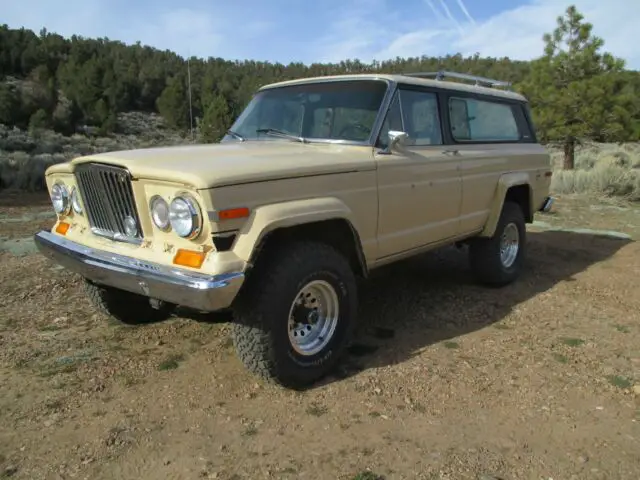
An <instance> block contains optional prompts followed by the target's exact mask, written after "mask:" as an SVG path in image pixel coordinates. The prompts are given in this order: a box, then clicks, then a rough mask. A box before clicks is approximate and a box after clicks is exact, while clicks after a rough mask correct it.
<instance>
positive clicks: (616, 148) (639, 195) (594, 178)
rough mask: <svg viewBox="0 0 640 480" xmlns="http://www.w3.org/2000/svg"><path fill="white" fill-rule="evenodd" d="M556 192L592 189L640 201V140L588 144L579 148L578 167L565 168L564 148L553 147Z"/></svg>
mask: <svg viewBox="0 0 640 480" xmlns="http://www.w3.org/2000/svg"><path fill="white" fill-rule="evenodd" d="M551 151H552V160H553V165H554V167H555V172H554V175H553V181H552V183H551V190H552V192H554V193H560V194H567V193H589V194H595V195H603V196H607V197H622V198H625V199H627V200H631V201H640V144H639V143H625V144H621V145H619V144H611V143H600V144H587V145H584V146H583V147H581V148H580V149H579V150H578V151H577V156H576V169H575V170H573V171H567V170H562V169H561V165H562V152H561V151H559V150H557V149H551Z"/></svg>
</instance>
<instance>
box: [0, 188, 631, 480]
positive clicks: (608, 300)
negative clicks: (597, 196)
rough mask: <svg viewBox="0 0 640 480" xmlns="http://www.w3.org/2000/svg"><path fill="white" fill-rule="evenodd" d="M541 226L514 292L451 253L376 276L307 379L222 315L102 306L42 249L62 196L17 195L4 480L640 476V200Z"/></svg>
mask: <svg viewBox="0 0 640 480" xmlns="http://www.w3.org/2000/svg"><path fill="white" fill-rule="evenodd" d="M538 220H539V221H540V222H539V223H537V224H535V225H534V226H531V228H530V229H529V231H530V234H529V260H528V263H527V268H526V272H525V274H524V276H523V277H522V279H521V280H520V281H518V282H517V283H516V284H514V285H511V286H509V287H506V288H504V289H500V290H493V289H487V288H483V287H480V286H477V285H475V284H474V283H473V281H472V280H471V278H470V275H469V270H468V266H467V263H466V255H465V252H464V251H458V250H456V249H453V248H452V249H443V250H441V251H438V252H434V253H431V254H428V255H425V256H423V257H421V258H417V259H413V260H410V261H407V262H403V263H402V264H398V265H395V266H392V267H389V268H385V269H383V270H381V271H378V272H377V273H376V275H375V276H374V278H372V279H371V280H370V281H369V282H368V283H367V284H365V286H364V290H363V292H362V309H361V319H362V326H361V331H360V333H359V335H358V340H357V342H356V344H355V345H354V348H353V349H352V350H351V352H350V355H349V358H348V359H346V360H345V362H344V365H343V367H342V368H341V369H340V371H339V372H336V374H335V375H334V376H332V377H331V378H329V379H327V380H326V381H324V382H323V383H322V384H321V385H317V386H316V387H315V388H312V389H309V390H307V391H305V392H293V391H286V390H283V389H280V388H277V387H273V386H267V385H265V384H263V383H262V382H260V381H259V380H257V379H256V378H254V377H252V376H251V375H250V374H248V373H247V372H246V371H245V370H244V369H243V368H242V366H241V365H240V363H239V361H238V360H237V359H236V357H235V354H234V351H233V348H232V346H231V343H230V341H229V337H228V328H227V326H226V325H225V324H224V323H222V322H220V319H219V318H206V317H199V318H191V319H186V318H174V319H171V320H170V321H167V322H164V323H160V324H155V325H149V326H144V327H128V328H127V327H121V326H117V325H114V324H113V323H111V322H110V321H109V320H107V319H106V318H104V317H102V316H100V315H98V314H96V313H95V312H94V310H93V309H92V307H91V306H90V305H89V303H88V302H87V299H86V298H85V296H84V295H83V292H82V289H81V288H80V286H81V285H80V282H79V280H78V278H76V277H75V276H73V275H71V274H69V273H67V272H65V271H63V270H61V269H59V268H57V267H55V266H54V265H53V264H51V263H50V262H49V261H47V260H45V259H44V258H43V257H41V256H40V255H38V254H37V253H35V252H34V249H33V244H32V243H31V242H30V240H29V236H30V235H31V234H32V233H34V232H35V231H37V230H38V229H40V228H46V227H47V226H50V225H51V224H52V217H51V215H50V207H49V203H48V199H47V198H46V197H42V196H40V195H35V196H34V195H20V196H9V195H6V194H3V195H2V196H0V249H1V252H0V262H1V265H2V267H1V268H0V293H1V295H0V309H1V310H0V311H1V312H2V314H1V315H0V372H1V373H0V478H9V477H11V478H16V479H18V478H19V479H40V478H47V479H49V478H53V479H58V478H61V479H63V478H64V479H66V478H87V479H96V478H118V479H129V478H131V479H136V480H140V479H154V480H155V479H160V478H162V479H178V478H180V479H192V478H193V479H197V478H217V479H261V478H309V479H345V480H355V479H358V480H373V479H381V478H384V479H440V480H445V479H447V480H454V479H455V480H458V479H484V480H494V479H505V480H506V479H509V480H515V479H518V480H521V479H536V480H537V479H544V480H548V479H554V480H558V479H563V480H564V479H580V480H589V479H607V480H615V479H625V480H627V479H636V478H640V455H639V454H638V452H640V342H639V339H640V313H638V312H640V290H639V289H638V278H640V247H639V246H638V245H639V243H637V242H636V241H635V240H637V239H638V238H640V208H638V207H637V206H636V207H634V206H632V205H629V204H621V203H614V202H611V201H609V202H604V201H594V200H588V199H585V198H582V197H563V198H560V200H559V201H558V204H557V212H556V213H555V214H552V215H540V216H539V217H538ZM587 229H592V230H587ZM594 229H595V230H594ZM596 230H608V231H614V232H609V234H608V235H604V234H601V232H598V231H596ZM621 233H622V234H621Z"/></svg>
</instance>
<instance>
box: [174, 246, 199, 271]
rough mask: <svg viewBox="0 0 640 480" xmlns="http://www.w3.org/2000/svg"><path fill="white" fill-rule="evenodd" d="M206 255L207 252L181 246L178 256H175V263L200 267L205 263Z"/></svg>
mask: <svg viewBox="0 0 640 480" xmlns="http://www.w3.org/2000/svg"><path fill="white" fill-rule="evenodd" d="M206 256H207V254H206V253H204V252H196V251H193V250H185V249H184V248H181V249H179V250H178V251H177V252H176V256H175V257H173V263H175V264H176V265H182V266H184V267H191V268H200V267H201V266H202V264H203V263H204V259H205V257H206Z"/></svg>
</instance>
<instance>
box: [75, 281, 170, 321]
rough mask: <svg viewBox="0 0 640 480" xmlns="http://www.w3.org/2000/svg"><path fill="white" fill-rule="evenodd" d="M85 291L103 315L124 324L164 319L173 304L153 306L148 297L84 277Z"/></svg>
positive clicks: (167, 316) (168, 314) (168, 315)
mask: <svg viewBox="0 0 640 480" xmlns="http://www.w3.org/2000/svg"><path fill="white" fill-rule="evenodd" d="M84 287H85V291H86V292H87V295H88V297H89V299H90V300H91V302H92V303H93V304H94V305H95V306H96V307H97V308H98V310H100V312H102V313H104V314H105V315H108V316H110V317H111V318H113V319H114V320H117V321H118V322H120V323H123V324H125V325H140V324H145V323H154V322H160V321H162V320H166V319H167V318H169V317H170V316H171V313H172V311H173V308H174V307H173V305H168V304H164V303H162V304H160V305H159V306H158V307H154V306H153V305H152V303H151V301H150V299H149V298H147V297H144V296H142V295H136V294H135V293H131V292H127V291H125V290H119V289H117V288H112V287H105V286H102V285H96V284H95V283H93V282H90V281H88V280H86V279H85V281H84Z"/></svg>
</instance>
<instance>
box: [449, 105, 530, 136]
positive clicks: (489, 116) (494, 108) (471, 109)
mask: <svg viewBox="0 0 640 480" xmlns="http://www.w3.org/2000/svg"><path fill="white" fill-rule="evenodd" d="M449 117H450V119H451V135H452V136H453V139H454V140H456V141H458V142H473V141H476V142H490V141H497V142H505V141H506V142H509V141H512V142H517V141H519V140H520V138H521V135H520V132H519V130H518V123H517V121H516V116H515V114H514V109H513V107H512V106H511V105H508V104H504V103H497V102H490V101H484V100H476V99H473V98H454V97H452V98H450V99H449Z"/></svg>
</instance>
